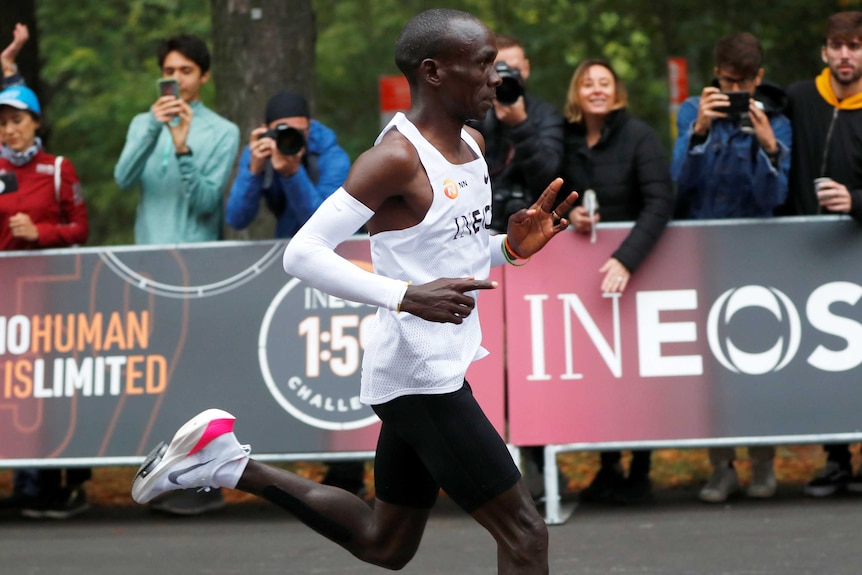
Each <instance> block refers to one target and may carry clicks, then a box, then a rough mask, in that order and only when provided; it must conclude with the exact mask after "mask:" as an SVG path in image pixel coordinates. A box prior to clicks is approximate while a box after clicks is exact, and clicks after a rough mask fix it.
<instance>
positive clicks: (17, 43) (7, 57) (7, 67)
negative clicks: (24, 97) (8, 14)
mask: <svg viewBox="0 0 862 575" xmlns="http://www.w3.org/2000/svg"><path fill="white" fill-rule="evenodd" d="M29 39H30V31H29V30H27V26H25V25H24V24H21V23H20V22H19V23H18V24H15V29H14V30H13V31H12V41H11V42H10V43H9V45H8V46H6V48H5V49H4V50H3V52H0V64H2V66H3V76H5V77H8V76H12V75H14V74H15V72H14V70H16V67H15V59H16V58H17V57H18V52H20V51H21V48H23V47H24V44H26V43H27V40H29ZM7 72H9V73H7Z"/></svg>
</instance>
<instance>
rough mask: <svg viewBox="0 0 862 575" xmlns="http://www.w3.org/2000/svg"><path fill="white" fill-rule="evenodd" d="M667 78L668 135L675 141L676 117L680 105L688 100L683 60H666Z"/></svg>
mask: <svg viewBox="0 0 862 575" xmlns="http://www.w3.org/2000/svg"><path fill="white" fill-rule="evenodd" d="M667 78H668V84H669V88H670V90H669V91H670V133H671V136H672V137H673V139H674V140H676V136H677V133H676V115H677V113H678V112H679V107H680V105H681V104H682V103H683V102H685V99H686V98H688V63H687V62H686V60H685V58H668V59H667Z"/></svg>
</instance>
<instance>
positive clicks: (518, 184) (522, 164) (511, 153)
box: [471, 94, 563, 232]
mask: <svg viewBox="0 0 862 575" xmlns="http://www.w3.org/2000/svg"><path fill="white" fill-rule="evenodd" d="M524 106H525V107H526V110H527V119H526V120H524V121H523V122H522V123H520V124H518V125H517V126H512V127H510V126H507V125H506V124H503V123H502V122H500V121H499V120H497V116H496V115H495V114H494V110H493V109H491V110H488V114H487V115H486V116H485V119H484V120H483V121H482V122H478V123H476V124H471V125H473V126H474V127H476V128H477V129H478V130H479V131H480V132H482V135H483V136H484V137H485V161H487V162H488V171H489V173H490V174H491V189H492V190H493V193H494V200H493V203H492V206H493V212H492V218H491V229H493V230H494V231H498V232H505V231H506V228H507V226H508V222H509V216H511V215H512V214H514V213H515V212H517V211H518V210H520V209H521V208H526V207H529V206H530V205H532V204H533V202H535V201H536V200H537V199H538V198H539V196H540V195H541V193H542V192H543V191H545V188H546V187H548V184H550V183H551V181H553V179H554V178H556V177H557V176H559V175H560V163H561V162H562V159H563V117H562V116H561V115H560V114H559V113H558V112H557V111H556V110H555V109H554V107H553V106H551V105H550V104H548V103H547V102H544V101H542V100H540V99H539V98H537V97H535V96H533V95H531V94H525V95H524Z"/></svg>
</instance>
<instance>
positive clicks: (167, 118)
mask: <svg viewBox="0 0 862 575" xmlns="http://www.w3.org/2000/svg"><path fill="white" fill-rule="evenodd" d="M180 102H182V100H180V99H179V98H176V97H174V96H161V97H160V98H159V99H158V100H156V101H155V103H154V104H153V105H152V106H151V107H150V112H152V113H153V116H155V117H156V120H158V121H159V122H161V123H163V124H168V123H170V122H172V121H174V119H175V118H176V117H177V116H179V114H180Z"/></svg>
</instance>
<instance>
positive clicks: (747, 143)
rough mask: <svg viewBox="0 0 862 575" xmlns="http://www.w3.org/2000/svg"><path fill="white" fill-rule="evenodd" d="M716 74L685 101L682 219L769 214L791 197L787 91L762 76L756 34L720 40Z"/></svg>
mask: <svg viewBox="0 0 862 575" xmlns="http://www.w3.org/2000/svg"><path fill="white" fill-rule="evenodd" d="M713 54H714V61H715V68H714V73H715V79H714V81H713V82H712V84H711V85H709V86H707V87H705V88H704V89H703V92H702V93H701V95H700V96H699V97H697V96H695V97H692V98H688V99H687V100H686V101H685V102H683V104H682V106H681V107H680V109H679V115H678V116H677V129H678V134H679V135H678V137H677V140H676V145H675V147H674V154H673V164H672V168H671V172H672V175H673V179H674V180H675V181H676V183H677V216H678V217H681V218H693V219H706V218H749V217H750V218H754V217H759V218H762V217H769V216H772V215H773V211H774V210H775V208H777V207H778V206H780V205H781V204H782V203H783V202H784V200H785V198H786V197H787V178H788V174H789V172H790V144H791V141H792V134H791V128H790V121H789V120H788V119H787V117H786V116H785V115H784V113H783V110H784V108H785V105H786V102H787V96H786V95H785V93H784V91H783V90H782V89H781V88H780V87H778V86H776V85H775V84H771V83H769V82H764V81H763V74H764V71H763V67H762V64H763V49H762V47H761V45H760V42H759V41H758V40H757V38H755V37H754V36H753V35H751V34H749V33H746V32H741V33H736V34H730V35H728V36H725V37H724V38H721V39H720V40H719V41H718V42H717V43H716V44H715V48H714V51H713Z"/></svg>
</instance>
